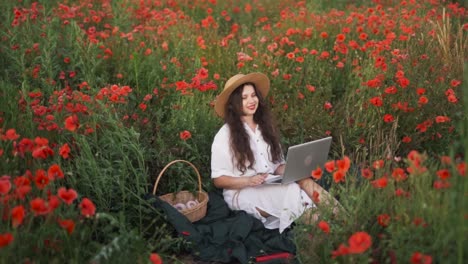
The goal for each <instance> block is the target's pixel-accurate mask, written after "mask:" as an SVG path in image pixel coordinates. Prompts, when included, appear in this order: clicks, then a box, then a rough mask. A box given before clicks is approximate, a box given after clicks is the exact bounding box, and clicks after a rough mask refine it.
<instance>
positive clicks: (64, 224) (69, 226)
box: [58, 219, 75, 235]
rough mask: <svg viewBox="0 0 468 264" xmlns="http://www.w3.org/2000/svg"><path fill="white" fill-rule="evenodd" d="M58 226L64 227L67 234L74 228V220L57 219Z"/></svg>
mask: <svg viewBox="0 0 468 264" xmlns="http://www.w3.org/2000/svg"><path fill="white" fill-rule="evenodd" d="M58 223H59V225H60V227H62V228H63V229H65V230H66V231H67V233H68V234H69V235H71V233H73V230H75V222H74V221H73V220H72V219H63V220H60V219H59V220H58Z"/></svg>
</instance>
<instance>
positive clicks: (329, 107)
mask: <svg viewBox="0 0 468 264" xmlns="http://www.w3.org/2000/svg"><path fill="white" fill-rule="evenodd" d="M332 107H333V106H332V104H331V103H330V102H325V103H324V104H323V108H325V109H326V110H330V109H331V108H332Z"/></svg>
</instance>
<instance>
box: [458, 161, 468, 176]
mask: <svg viewBox="0 0 468 264" xmlns="http://www.w3.org/2000/svg"><path fill="white" fill-rule="evenodd" d="M457 170H458V173H459V174H460V175H461V176H466V163H465V162H460V163H458V164H457Z"/></svg>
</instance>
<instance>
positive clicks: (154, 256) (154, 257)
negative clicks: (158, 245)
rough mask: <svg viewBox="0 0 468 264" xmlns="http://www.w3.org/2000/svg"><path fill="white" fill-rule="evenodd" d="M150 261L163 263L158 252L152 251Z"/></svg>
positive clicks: (158, 263)
mask: <svg viewBox="0 0 468 264" xmlns="http://www.w3.org/2000/svg"><path fill="white" fill-rule="evenodd" d="M150 261H151V263H152V264H162V263H163V262H162V259H161V257H160V256H159V255H158V254H156V253H151V255H150Z"/></svg>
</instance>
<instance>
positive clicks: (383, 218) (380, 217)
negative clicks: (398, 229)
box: [377, 214, 390, 227]
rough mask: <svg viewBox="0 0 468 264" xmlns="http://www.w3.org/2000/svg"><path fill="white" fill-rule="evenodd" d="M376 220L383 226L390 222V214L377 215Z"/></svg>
mask: <svg viewBox="0 0 468 264" xmlns="http://www.w3.org/2000/svg"><path fill="white" fill-rule="evenodd" d="M377 222H378V223H379V225H381V226H383V227H387V226H388V225H389V224H390V216H389V215H388V214H380V215H378V216H377Z"/></svg>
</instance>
